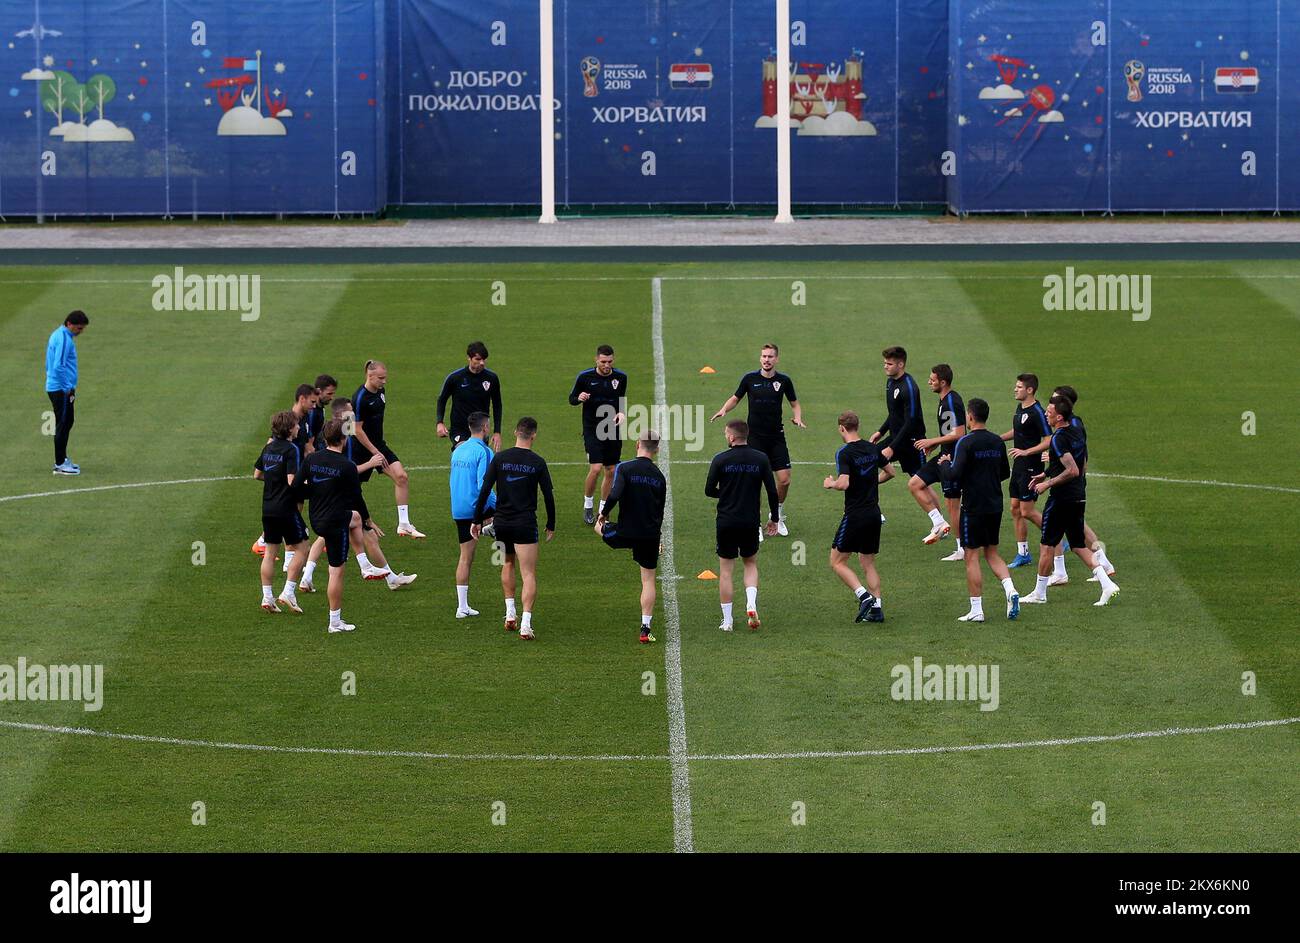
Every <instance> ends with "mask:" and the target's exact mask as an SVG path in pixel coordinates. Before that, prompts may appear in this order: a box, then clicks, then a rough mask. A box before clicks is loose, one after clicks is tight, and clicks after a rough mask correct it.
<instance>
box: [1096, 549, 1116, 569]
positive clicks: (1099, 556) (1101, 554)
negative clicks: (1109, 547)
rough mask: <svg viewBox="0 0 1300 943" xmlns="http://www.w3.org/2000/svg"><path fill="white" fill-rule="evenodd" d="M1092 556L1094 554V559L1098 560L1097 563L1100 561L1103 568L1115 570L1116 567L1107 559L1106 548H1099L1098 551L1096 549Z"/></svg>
mask: <svg viewBox="0 0 1300 943" xmlns="http://www.w3.org/2000/svg"><path fill="white" fill-rule="evenodd" d="M1092 556H1093V559H1094V560H1096V561H1097V563H1099V564H1100V565H1101V568H1102V569H1103V570H1113V569H1115V568H1114V567H1113V566H1111V563H1110V561H1109V560H1107V559H1106V551H1105V550H1097V551H1095V552H1094V553H1093V555H1092Z"/></svg>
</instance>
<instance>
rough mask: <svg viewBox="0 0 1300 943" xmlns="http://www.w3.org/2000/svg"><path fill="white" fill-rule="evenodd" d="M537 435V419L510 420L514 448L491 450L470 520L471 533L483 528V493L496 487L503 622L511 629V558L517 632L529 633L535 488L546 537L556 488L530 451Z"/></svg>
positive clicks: (513, 620)
mask: <svg viewBox="0 0 1300 943" xmlns="http://www.w3.org/2000/svg"><path fill="white" fill-rule="evenodd" d="M536 440H537V420H536V419H534V418H533V417H531V416H525V417H523V418H522V419H520V420H519V422H518V423H516V424H515V445H514V448H510V449H506V450H504V451H502V452H498V453H497V454H496V455H494V456H492V461H491V462H490V463H489V464H488V469H487V473H486V474H485V475H484V476H483V486H482V488H480V489H479V493H478V501H477V502H475V505H474V524H473V526H472V527H470V536H471V537H478V536H479V534H481V533H482V532H483V521H484V515H485V514H486V512H487V503H488V496H489V495H490V494H491V492H492V489H493V488H494V487H495V488H496V491H497V506H496V513H495V521H494V523H493V527H494V529H495V530H496V538H497V540H499V541H501V543H502V544H504V546H505V551H506V562H505V565H504V566H502V567H501V590H502V593H503V594H504V595H505V600H506V618H505V627H506V629H507V631H510V632H513V631H514V630H515V625H516V618H515V562H516V560H518V563H519V571H520V573H521V575H522V576H523V581H524V595H523V604H524V611H523V621H522V622H519V623H518V625H519V637H520V638H521V639H532V638H534V634H533V606H534V604H535V603H536V602H537V492H538V490H539V489H540V490H541V492H542V497H543V498H544V499H545V500H546V539H547V540H548V541H550V540H552V539H554V537H555V494H554V491H553V489H552V488H551V472H550V470H549V469H548V468H547V467H546V461H545V459H543V458H542V457H541V456H540V455H538V454H537V453H536V452H534V451H533V443H534V442H535V441H536Z"/></svg>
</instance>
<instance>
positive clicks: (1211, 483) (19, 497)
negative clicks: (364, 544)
mask: <svg viewBox="0 0 1300 943" xmlns="http://www.w3.org/2000/svg"><path fill="white" fill-rule="evenodd" d="M663 448H664V451H665V452H667V444H666V443H665V445H664V446H663ZM546 464H548V465H551V466H565V465H570V466H574V467H581V468H586V467H587V463H586V462H547V463H546ZM677 464H678V465H707V464H709V460H708V459H685V460H679V461H678V462H677ZM792 464H794V465H816V466H821V467H823V468H827V469H829V468H830V467H831V463H830V462H829V461H827V462H793V463H792ZM449 467H450V466H447V465H408V466H407V468H406V470H407V471H447V470H448V468H449ZM1088 474H1089V475H1091V476H1092V477H1093V478H1112V479H1115V480H1118V481H1148V482H1156V483H1159V484H1167V485H1202V486H1205V487H1209V488H1244V489H1247V490H1250V491H1272V492H1276V493H1279V494H1300V488H1288V487H1285V486H1284V485H1257V484H1251V483H1249V482H1243V481H1216V480H1214V479H1212V478H1163V477H1160V476H1156V475H1120V474H1116V473H1114V472H1092V471H1090V472H1088ZM245 478H247V479H248V480H249V481H252V480H253V476H252V475H217V476H214V477H212V478H175V479H172V480H170V481H132V482H126V483H124V484H117V485H95V486H93V487H89V488H63V489H61V490H59V491H33V492H30V493H28V494H7V495H0V504H3V503H5V502H6V501H24V500H27V499H28V498H51V497H54V496H55V495H60V494H89V493H91V492H95V491H119V490H121V489H123V488H153V487H162V486H164V485H195V484H204V483H206V482H214V481H241V480H243V479H245Z"/></svg>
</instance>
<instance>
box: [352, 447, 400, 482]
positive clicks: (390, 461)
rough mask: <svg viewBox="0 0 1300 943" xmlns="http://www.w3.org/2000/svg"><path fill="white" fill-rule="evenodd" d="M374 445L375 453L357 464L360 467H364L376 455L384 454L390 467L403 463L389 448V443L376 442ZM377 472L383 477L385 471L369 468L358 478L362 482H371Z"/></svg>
mask: <svg viewBox="0 0 1300 943" xmlns="http://www.w3.org/2000/svg"><path fill="white" fill-rule="evenodd" d="M372 444H373V445H374V446H375V451H374V452H371V453H370V454H369V455H367V456H366V457H365V458H363V459H362V460H361V461H359V462H357V464H358V465H364V464H365V463H366V462H368V461H370V459H371V458H373V457H374V455H375V454H376V453H379V454H382V455H383V456H384V458H386V459H387V460H388V464H390V465H391V464H393V463H394V462H400V461H401V459H400V458H398V457H397V453H396V452H394V451H393V450H392V449H390V448H389V447H388V443H387V442H375V443H372ZM375 472H379V473H380V474H381V475H382V474H383V473H384V470H383V469H382V468H367V469H366V470H365V471H363V472H360V473H359V474H358V475H357V477H358V478H360V479H361V480H362V481H369V480H370V476H371V475H372V474H373V473H375Z"/></svg>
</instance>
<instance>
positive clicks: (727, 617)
mask: <svg viewBox="0 0 1300 943" xmlns="http://www.w3.org/2000/svg"><path fill="white" fill-rule="evenodd" d="M722 621H723V622H730V621H731V603H729V602H724V603H723V604H722Z"/></svg>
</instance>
